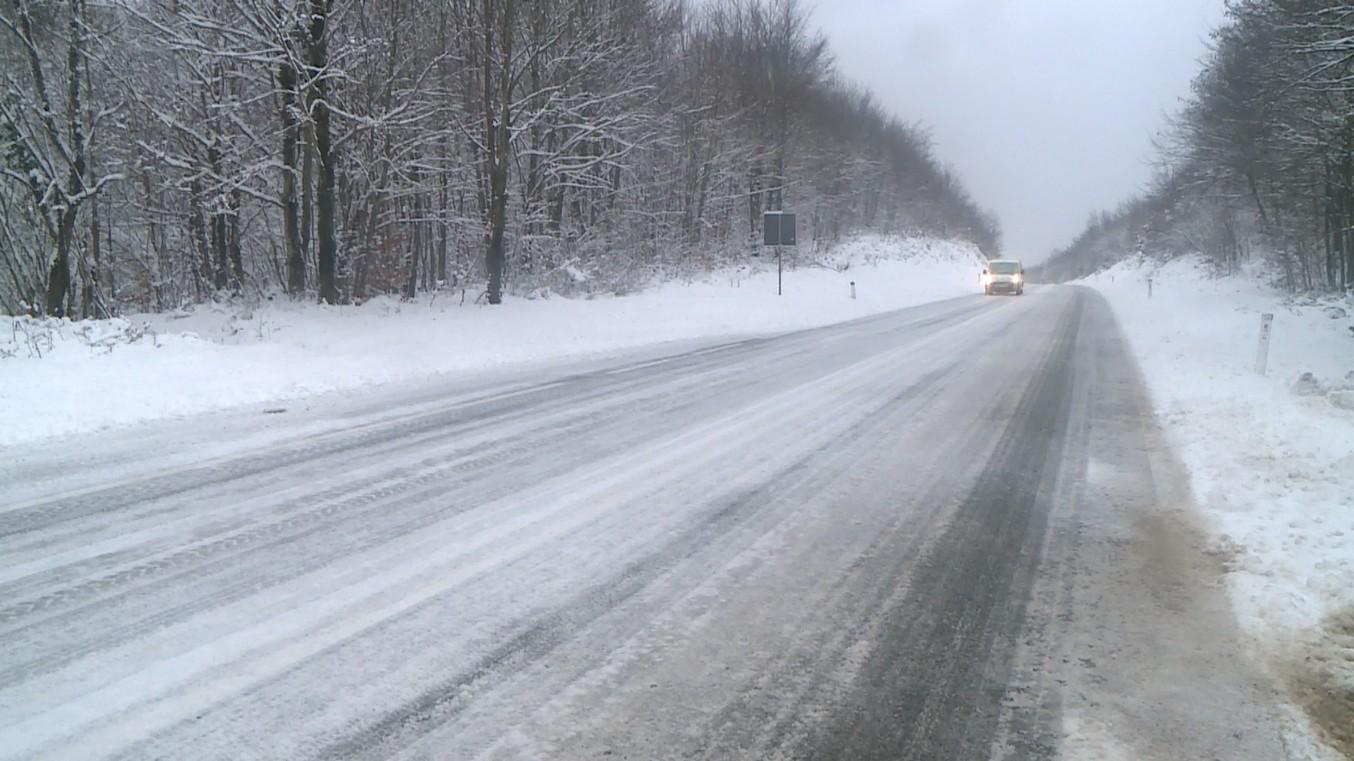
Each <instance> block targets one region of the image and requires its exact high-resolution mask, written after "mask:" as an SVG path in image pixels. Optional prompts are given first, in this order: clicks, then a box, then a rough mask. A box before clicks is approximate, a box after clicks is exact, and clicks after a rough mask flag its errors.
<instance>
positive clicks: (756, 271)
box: [0, 238, 979, 446]
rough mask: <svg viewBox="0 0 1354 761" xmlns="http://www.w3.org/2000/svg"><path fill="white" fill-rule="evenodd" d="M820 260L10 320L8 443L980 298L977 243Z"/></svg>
mask: <svg viewBox="0 0 1354 761" xmlns="http://www.w3.org/2000/svg"><path fill="white" fill-rule="evenodd" d="M810 258H811V257H809V256H808V255H807V252H806V253H805V254H804V255H803V257H802V259H801V260H800V262H799V264H800V267H799V268H798V269H796V270H793V271H787V272H786V274H785V295H784V296H781V297H777V295H776V273H775V269H774V266H771V267H769V268H768V266H767V265H768V264H769V263H768V262H765V261H763V262H760V263H758V265H757V266H748V267H743V268H741V269H740V270H733V271H727V272H722V273H717V274H715V275H711V276H710V277H709V278H708V279H707V280H705V281H704V282H695V283H672V284H667V285H664V286H660V287H657V288H654V289H651V290H648V291H645V292H642V293H639V294H636V295H632V296H626V297H611V298H597V299H564V298H560V297H554V298H549V299H534V300H512V301H510V302H509V303H507V304H506V305H505V306H504V307H502V308H488V307H481V306H475V305H474V304H471V303H467V304H466V305H464V306H462V305H461V304H460V302H459V293H458V294H455V295H447V294H443V295H440V296H437V297H421V298H420V299H418V300H416V301H413V302H401V301H399V300H396V299H390V298H382V299H376V300H373V301H371V302H368V303H366V304H363V305H362V306H360V307H335V308H326V307H319V306H315V305H310V304H304V305H302V304H295V303H291V302H285V301H278V302H274V303H270V304H267V305H266V306H262V307H258V308H253V309H246V308H243V307H241V306H238V305H207V306H199V307H197V308H195V309H194V310H193V311H190V312H180V313H175V314H169V315H136V316H132V317H129V318H128V319H126V320H108V321H90V322H83V323H68V322H66V323H62V322H54V321H38V322H33V321H29V320H16V319H13V318H7V317H0V446H6V445H13V444H17V443H19V442H22V441H26V440H32V439H36V438H41V437H47V436H53V435H59V434H67V433H75V432H80V431H88V430H94V429H100V428H106V427H109V426H114V425H118V424H125V423H130V422H135V421H142V420H149V419H156V418H162V417H169V416H175V415H187V414H193V413H198V412H204V411H207V410H214V409H222V408H229V407H234V406H239V405H245V404H257V403H262V402H269V401H273V400H282V399H294V398H297V397H303V396H309V395H312V394H317V393H322V392H325V391H331V390H336V389H343V388H352V387H355V386H362V385H367V384H376V383H388V382H393V381H402V380H409V379H415V378H419V377H422V376H427V375H433V374H441V373H467V372H473V371H477V370H483V369H487V368H490V367H496V366H503V365H513V364H523V363H531V362H541V361H557V360H561V359H565V358H578V357H587V356H597V355H601V354H604V353H607V352H612V351H617V350H623V349H628V348H633V347H637V346H644V345H649V344H656V343H661V342H672V341H680V340H686V339H700V338H713V337H726V336H731V335H755V334H766V333H774V332H781V331H787V330H796V329H801V328H808V327H814V326H818V325H824V324H829V323H833V322H840V321H843V320H849V319H852V318H857V317H862V316H865V315H869V314H876V313H879V312H884V311H888V310H891V309H898V308H901V307H905V306H912V305H916V304H921V303H925V302H929V301H935V300H939V299H944V298H949V297H953V296H959V295H963V294H966V293H972V292H973V290H974V288H975V287H976V283H977V274H976V273H977V262H978V261H979V260H978V253H977V250H976V249H974V248H972V247H971V246H969V245H967V244H959V243H953V242H947V241H936V240H930V239H881V238H867V239H861V240H856V241H852V242H850V243H847V244H844V245H843V246H841V247H839V248H837V249H836V250H834V251H833V252H831V253H830V254H829V255H827V256H825V257H821V258H820V259H819V260H818V261H816V262H813V263H810V262H809V259H810ZM773 261H774V260H773ZM770 264H773V262H772V263H770ZM852 281H854V282H855V283H856V291H857V297H856V298H855V299H852V298H851V297H850V283H851V282H852ZM469 299H470V300H473V299H474V294H470V296H469Z"/></svg>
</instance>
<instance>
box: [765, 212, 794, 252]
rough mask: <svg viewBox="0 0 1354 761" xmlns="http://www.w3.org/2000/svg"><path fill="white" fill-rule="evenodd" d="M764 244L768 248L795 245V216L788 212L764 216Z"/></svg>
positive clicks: (770, 213) (768, 213) (769, 213)
mask: <svg viewBox="0 0 1354 761" xmlns="http://www.w3.org/2000/svg"><path fill="white" fill-rule="evenodd" d="M762 243H764V244H765V245H767V246H793V245H795V215H794V213H793V212H788V211H768V212H766V213H764V214H762Z"/></svg>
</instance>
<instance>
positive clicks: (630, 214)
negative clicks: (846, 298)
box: [0, 0, 998, 317]
mask: <svg viewBox="0 0 1354 761" xmlns="http://www.w3.org/2000/svg"><path fill="white" fill-rule="evenodd" d="M0 27H2V28H0V70H2V73H0V78H2V79H0V156H3V162H4V163H3V167H0V172H2V174H0V259H2V260H3V261H2V262H0V311H4V312H8V313H21V312H33V313H38V312H44V313H47V314H51V315H64V316H71V317H93V316H104V315H108V314H113V313H116V312H118V311H120V310H132V309H144V310H162V309H171V308H177V307H179V306H182V305H184V304H186V303H191V302H193V301H199V300H205V299H210V298H220V297H223V296H229V295H232V294H241V295H244V296H245V297H257V296H258V295H259V294H264V293H272V292H274V291H285V292H287V293H290V294H292V295H294V296H296V297H302V296H310V297H315V298H318V299H319V300H321V301H324V302H328V303H337V302H345V301H351V300H359V301H360V300H362V299H364V298H368V297H370V296H372V295H374V294H381V293H402V294H405V295H408V296H413V295H415V294H416V293H418V292H419V291H423V290H428V289H436V288H442V287H462V288H464V287H468V288H469V289H470V292H471V293H472V294H482V295H483V296H484V297H485V298H486V299H487V300H488V301H489V302H491V303H497V302H498V301H499V300H500V299H501V297H502V294H503V292H504V290H505V289H509V290H521V291H525V290H528V289H531V288H539V287H551V288H555V289H569V288H575V289H591V288H598V289H600V288H606V289H619V288H625V287H627V286H628V285H632V284H634V283H638V282H642V281H644V280H646V279H650V278H654V277H662V276H664V275H671V274H674V273H677V272H681V271H690V270H695V269H703V268H708V267H711V266H715V265H718V264H721V263H725V262H728V261H731V260H733V259H734V258H736V257H742V256H746V255H747V254H748V253H749V252H750V251H752V250H753V249H754V248H755V240H756V238H757V235H758V231H759V226H760V218H761V213H762V211H763V210H767V209H777V208H792V209H794V210H796V211H798V212H799V214H800V218H801V220H803V223H802V225H803V230H802V231H801V240H805V241H811V242H813V243H816V244H825V243H828V242H831V241H834V240H837V239H839V238H841V237H842V236H845V235H849V234H852V233H855V232H860V231H878V232H898V233H903V232H929V233H935V234H942V235H947V236H952V237H962V238H966V239H968V240H972V241H974V242H976V243H978V244H979V245H980V246H982V247H983V248H984V249H986V250H989V251H993V250H995V248H996V246H997V242H998V241H997V237H998V232H997V226H996V223H995V220H994V219H992V218H991V216H990V215H989V214H986V213H984V212H983V211H981V210H980V209H979V208H978V207H977V206H976V205H975V204H974V203H973V201H972V200H971V199H970V198H969V197H968V195H967V194H966V192H965V190H964V188H963V186H962V185H961V183H960V182H959V181H958V179H957V178H956V177H955V176H954V175H953V173H951V172H949V171H948V170H946V169H945V168H943V167H941V166H940V165H939V164H938V162H937V161H936V160H935V158H934V157H933V155H932V154H931V151H930V149H929V146H928V143H927V138H926V135H925V133H924V132H922V131H920V130H919V129H917V128H915V127H913V126H910V125H908V124H904V123H902V122H899V121H898V120H897V119H896V118H894V117H892V116H890V115H888V114H887V113H885V112H884V111H883V110H882V109H881V108H880V107H879V106H878V105H877V104H875V103H874V102H873V101H872V99H871V97H870V95H869V94H868V93H867V92H864V91H861V90H858V89H855V88H853V87H851V86H849V85H847V84H844V83H843V82H841V81H840V80H839V79H838V78H837V77H836V76H835V75H834V73H833V69H832V65H831V58H830V52H829V50H828V49H827V45H826V43H825V42H824V40H823V39H822V37H821V36H820V35H818V34H817V33H815V32H814V31H813V30H811V29H810V28H809V27H808V25H807V22H806V15H805V13H804V12H803V11H802V9H801V8H800V7H799V6H798V5H797V3H796V2H795V0H716V1H714V2H706V3H700V4H691V3H688V2H685V1H684V0H438V1H437V2H428V1H427V0H382V1H381V2H363V1H361V0H153V1H151V2H146V1H144V0H111V2H103V3H89V2H87V0H50V1H48V2H38V1H37V0H0ZM486 284H487V285H486Z"/></svg>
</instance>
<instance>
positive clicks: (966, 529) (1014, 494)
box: [803, 297, 1082, 761]
mask: <svg viewBox="0 0 1354 761" xmlns="http://www.w3.org/2000/svg"><path fill="white" fill-rule="evenodd" d="M1081 309H1082V299H1081V298H1080V297H1079V298H1078V299H1077V300H1076V302H1075V305H1074V306H1073V307H1072V309H1071V314H1069V315H1067V319H1066V320H1064V321H1063V322H1062V327H1061V328H1060V330H1059V333H1058V334H1057V336H1056V338H1055V339H1054V342H1053V345H1052V346H1051V347H1050V348H1049V350H1048V352H1047V354H1046V355H1045V356H1044V358H1043V361H1042V363H1041V365H1040V367H1039V368H1038V370H1037V371H1036V372H1035V374H1034V376H1033V379H1032V381H1031V383H1030V385H1029V387H1028V388H1027V389H1026V391H1025V392H1024V395H1023V397H1022V398H1021V400H1020V402H1019V403H1018V404H1017V406H1016V409H1015V412H1014V414H1013V416H1012V417H1011V419H1010V421H1009V423H1008V425H1007V427H1006V429H1005V431H1004V432H1003V434H1002V436H1001V439H1000V440H999V442H998V444H997V446H996V448H995V450H994V451H993V454H992V456H991V458H990V459H989V460H988V462H987V463H986V465H985V467H984V469H983V472H982V475H981V476H980V477H979V479H978V481H977V483H976V484H975V486H974V488H973V489H972V491H971V492H969V494H968V495H967V496H966V498H965V499H964V500H963V502H962V503H961V504H960V506H959V507H958V509H957V512H956V515H955V517H954V520H953V522H952V523H951V524H950V526H949V528H948V529H947V531H946V533H945V534H944V535H943V537H941V538H940V539H939V540H938V541H936V542H935V544H933V545H932V549H931V551H930V553H929V554H928V555H927V557H925V558H924V559H922V560H921V561H920V563H919V565H918V567H917V570H916V571H915V573H914V574H913V576H912V582H911V586H910V587H909V590H908V592H907V594H906V595H905V596H903V597H902V598H901V601H900V602H899V603H898V604H897V605H896V607H895V609H894V610H891V611H885V612H884V615H885V616H887V618H888V620H891V621H893V622H895V623H894V625H892V626H890V627H888V628H887V629H886V630H885V631H884V635H883V637H882V639H881V640H880V641H879V642H877V643H876V645H875V647H874V649H873V650H872V652H871V654H870V656H869V657H868V659H867V662H866V664H865V665H864V667H863V668H862V669H861V672H860V673H861V676H860V678H859V679H858V681H857V684H856V686H855V688H854V691H853V694H852V695H851V696H850V697H849V698H848V699H847V700H846V701H845V705H843V706H841V707H840V708H839V709H838V713H837V716H836V718H835V720H834V721H833V722H832V723H831V724H830V725H829V727H828V728H827V729H826V730H825V731H824V732H823V733H822V735H821V736H819V737H817V738H815V739H814V740H812V741H811V742H810V746H809V747H808V748H806V749H805V751H804V753H803V755H805V756H807V757H811V758H820V759H888V760H889V761H902V760H905V759H917V760H919V761H920V760H923V759H925V760H927V761H945V760H948V759H975V758H976V759H985V758H987V757H988V749H989V747H990V745H991V743H992V740H993V737H994V735H995V732H996V728H997V718H998V713H999V710H1000V706H1001V700H1002V697H1003V695H1004V693H1005V689H1006V680H1005V678H1004V675H1005V673H1006V672H1007V671H1008V668H1009V659H1010V657H1011V650H1012V648H1013V646H1014V641H1015V638H1016V637H1017V635H1018V633H1019V631H1020V628H1021V625H1022V617H1023V610H1024V606H1023V605H1019V604H1013V603H1012V602H1011V601H1016V600H1025V599H1026V598H1027V597H1028V594H1029V588H1030V585H1031V582H1032V578H1033V572H1034V567H1035V561H1036V559H1037V557H1038V555H1039V547H1040V544H1041V542H1042V540H1043V534H1044V527H1045V524H1046V520H1047V513H1048V509H1049V504H1048V503H1047V501H1046V500H1041V496H1043V495H1041V491H1042V488H1041V487H1043V486H1045V485H1046V484H1047V483H1048V482H1049V481H1050V479H1051V478H1052V477H1053V476H1054V474H1055V473H1056V469H1057V467H1058V464H1059V463H1060V462H1061V461H1062V449H1063V447H1064V443H1065V435H1066V431H1067V426H1068V422H1069V418H1070V414H1071V403H1072V399H1073V395H1072V393H1071V391H1072V382H1073V377H1074V374H1075V369H1076V366H1075V359H1076V357H1075V347H1076V337H1077V331H1078V329H1079V327H1080V322H1081Z"/></svg>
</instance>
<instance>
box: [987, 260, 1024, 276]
mask: <svg viewBox="0 0 1354 761" xmlns="http://www.w3.org/2000/svg"><path fill="white" fill-rule="evenodd" d="M988 267H989V268H990V269H991V270H992V274H994V275H1014V274H1015V273H1017V272H1019V271H1020V263H1019V262H992V263H991V264H990V265H988Z"/></svg>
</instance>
